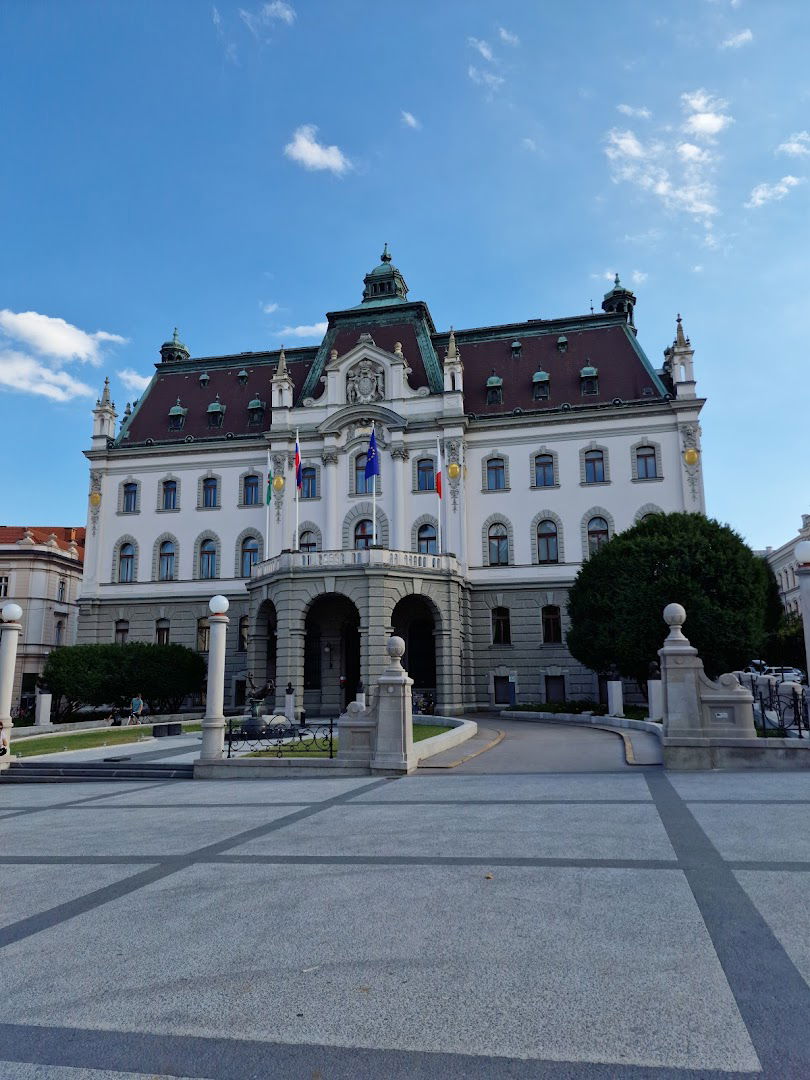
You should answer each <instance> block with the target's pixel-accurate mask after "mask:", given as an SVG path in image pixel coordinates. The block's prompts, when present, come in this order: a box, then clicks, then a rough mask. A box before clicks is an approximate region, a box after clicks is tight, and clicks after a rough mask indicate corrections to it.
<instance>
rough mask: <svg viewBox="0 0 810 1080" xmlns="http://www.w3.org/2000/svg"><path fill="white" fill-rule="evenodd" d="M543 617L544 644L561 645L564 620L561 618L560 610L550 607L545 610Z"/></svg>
mask: <svg viewBox="0 0 810 1080" xmlns="http://www.w3.org/2000/svg"><path fill="white" fill-rule="evenodd" d="M541 615H542V619H543V644H544V645H561V644H562V619H561V618H560V609H559V608H558V607H554V606H552V605H549V606H548V607H544V608H543V610H542V612H541Z"/></svg>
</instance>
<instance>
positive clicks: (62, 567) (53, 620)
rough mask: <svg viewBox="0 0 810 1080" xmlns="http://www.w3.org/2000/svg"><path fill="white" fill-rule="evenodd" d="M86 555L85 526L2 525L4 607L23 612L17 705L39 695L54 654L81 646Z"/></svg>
mask: <svg viewBox="0 0 810 1080" xmlns="http://www.w3.org/2000/svg"><path fill="white" fill-rule="evenodd" d="M83 555H84V529H83V528H71V527H70V526H68V527H65V526H61V525H57V526H54V527H52V526H41V527H40V526H34V527H33V528H27V527H25V526H23V525H0V606H2V605H3V604H5V603H8V602H9V601H10V600H13V601H14V602H15V603H17V604H19V605H20V607H21V608H22V609H23V618H22V624H23V630H22V635H21V637H20V640H19V645H18V648H17V666H16V668H15V672H14V686H13V690H12V699H11V700H12V702H13V703H14V704H15V705H17V704H19V702H20V699H21V698H23V699H25V700H28V699H30V698H31V697H33V694H34V691H35V689H36V681H37V678H38V676H40V675H41V674H42V671H43V669H44V667H45V661H46V660H47V659H48V654H49V653H50V652H51V650H52V649H54V648H56V647H58V646H59V645H73V644H75V642H76V634H77V630H78V622H79V609H78V604H77V596H78V592H79V586H80V584H81V578H82V558H83ZM0 633H2V629H1V628H0Z"/></svg>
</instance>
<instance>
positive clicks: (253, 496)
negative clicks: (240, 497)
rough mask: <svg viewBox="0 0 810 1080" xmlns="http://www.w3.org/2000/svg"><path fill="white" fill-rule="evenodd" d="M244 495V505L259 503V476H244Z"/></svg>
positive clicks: (256, 504)
mask: <svg viewBox="0 0 810 1080" xmlns="http://www.w3.org/2000/svg"><path fill="white" fill-rule="evenodd" d="M244 496H245V506H258V505H259V478H258V476H256V475H255V474H254V475H253V476H246V477H245V484H244Z"/></svg>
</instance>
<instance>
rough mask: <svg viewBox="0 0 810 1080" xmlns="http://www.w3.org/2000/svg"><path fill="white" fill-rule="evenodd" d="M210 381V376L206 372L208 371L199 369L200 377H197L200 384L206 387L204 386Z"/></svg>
mask: <svg viewBox="0 0 810 1080" xmlns="http://www.w3.org/2000/svg"><path fill="white" fill-rule="evenodd" d="M210 381H211V376H210V375H209V374H208V372H207V371H201V372H200V378H199V383H200V386H202V387H206V386H208V384H209V382H210Z"/></svg>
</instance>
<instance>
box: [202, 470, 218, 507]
mask: <svg viewBox="0 0 810 1080" xmlns="http://www.w3.org/2000/svg"><path fill="white" fill-rule="evenodd" d="M216 505H217V482H216V480H215V479H213V478H212V477H207V478H206V479H205V480H203V506H205V507H211V506H216Z"/></svg>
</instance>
